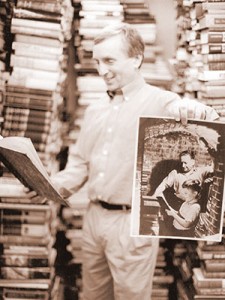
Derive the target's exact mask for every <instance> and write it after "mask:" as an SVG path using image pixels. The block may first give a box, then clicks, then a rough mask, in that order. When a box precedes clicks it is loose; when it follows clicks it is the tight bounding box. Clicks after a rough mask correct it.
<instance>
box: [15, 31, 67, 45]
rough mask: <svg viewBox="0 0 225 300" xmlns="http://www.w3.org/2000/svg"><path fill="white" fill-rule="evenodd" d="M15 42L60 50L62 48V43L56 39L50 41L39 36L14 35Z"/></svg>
mask: <svg viewBox="0 0 225 300" xmlns="http://www.w3.org/2000/svg"><path fill="white" fill-rule="evenodd" d="M14 41H15V42H18V43H23V44H29V45H30V44H32V45H34V44H36V45H39V46H41V45H42V46H49V47H57V48H60V47H61V46H62V41H60V40H58V39H52V38H47V37H40V36H33V35H32V36H29V35H25V34H16V35H15V39H14Z"/></svg>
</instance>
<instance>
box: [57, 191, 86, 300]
mask: <svg viewBox="0 0 225 300" xmlns="http://www.w3.org/2000/svg"><path fill="white" fill-rule="evenodd" d="M70 203H71V207H70V208H68V207H63V210H62V221H63V224H64V225H65V237H66V238H67V240H68V245H67V246H66V250H67V251H68V253H70V257H71V259H70V260H69V262H68V266H66V270H68V269H71V268H73V269H76V274H74V275H75V276H74V282H72V283H71V286H73V287H76V289H77V296H78V299H82V263H83V255H82V235H83V231H82V227H83V216H84V214H85V212H86V210H87V206H88V203H89V199H88V196H87V188H86V187H85V186H84V187H83V188H82V189H81V190H80V191H79V192H78V193H76V194H74V195H73V196H71V197H70Z"/></svg>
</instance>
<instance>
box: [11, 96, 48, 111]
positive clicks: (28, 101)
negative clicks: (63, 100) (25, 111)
mask: <svg viewBox="0 0 225 300" xmlns="http://www.w3.org/2000/svg"><path fill="white" fill-rule="evenodd" d="M5 103H6V104H13V105H14V106H17V105H16V104H18V106H19V107H21V105H22V106H23V107H24V108H30V109H32V108H36V109H41V110H51V109H52V107H53V101H51V100H49V101H46V100H45V101H42V100H38V99H32V98H28V97H26V98H22V97H15V96H6V97H5Z"/></svg>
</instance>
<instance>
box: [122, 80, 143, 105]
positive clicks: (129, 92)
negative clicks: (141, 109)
mask: <svg viewBox="0 0 225 300" xmlns="http://www.w3.org/2000/svg"><path fill="white" fill-rule="evenodd" d="M144 84H145V80H144V78H143V77H142V76H138V77H137V78H135V79H134V80H133V81H131V82H129V83H128V84H127V85H125V86H124V87H122V92H123V98H124V100H125V101H129V100H130V99H132V96H133V95H134V94H135V93H136V92H137V91H139V90H140V88H142V87H143V86H144Z"/></svg>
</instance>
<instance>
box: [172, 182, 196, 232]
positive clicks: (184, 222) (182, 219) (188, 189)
mask: <svg viewBox="0 0 225 300" xmlns="http://www.w3.org/2000/svg"><path fill="white" fill-rule="evenodd" d="M182 188H183V196H184V198H185V201H184V203H183V204H182V205H181V207H180V209H179V211H176V210H174V209H172V208H170V209H167V210H166V212H167V214H168V215H169V216H172V217H173V218H174V220H173V235H174V236H183V237H194V229H195V226H196V224H197V222H198V218H199V214H200V209H201V207H200V204H199V203H198V200H199V197H200V192H201V183H200V181H199V180H193V179H189V180H186V181H184V183H183V184H182Z"/></svg>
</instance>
